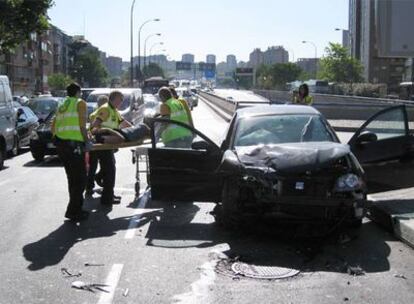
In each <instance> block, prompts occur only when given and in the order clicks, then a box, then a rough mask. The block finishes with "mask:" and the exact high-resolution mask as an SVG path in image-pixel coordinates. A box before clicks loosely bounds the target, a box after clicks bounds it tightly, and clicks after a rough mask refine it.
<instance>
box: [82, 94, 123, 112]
mask: <svg viewBox="0 0 414 304" xmlns="http://www.w3.org/2000/svg"><path fill="white" fill-rule="evenodd" d="M101 95H105V96H109V93H102V94H90V95H89V96H88V99H86V102H87V103H93V104H95V103H97V102H98V98H99V96H101ZM123 95H124V100H123V101H122V104H121V106H120V107H119V109H118V110H119V111H124V110H126V109H128V108H129V105H130V98H131V94H123Z"/></svg>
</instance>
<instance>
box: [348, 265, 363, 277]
mask: <svg viewBox="0 0 414 304" xmlns="http://www.w3.org/2000/svg"><path fill="white" fill-rule="evenodd" d="M347 272H348V274H349V275H352V276H361V275H365V271H364V270H363V269H362V268H361V267H359V266H350V265H348V266H347Z"/></svg>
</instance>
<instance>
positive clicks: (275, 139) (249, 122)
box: [234, 114, 333, 147]
mask: <svg viewBox="0 0 414 304" xmlns="http://www.w3.org/2000/svg"><path fill="white" fill-rule="evenodd" d="M315 141H333V138H332V135H331V133H330V132H329V131H328V127H327V125H326V124H325V123H324V121H323V120H322V119H321V117H320V116H319V115H308V114H301V115H269V116H258V117H247V118H242V119H240V121H239V123H238V127H237V130H236V133H235V137H234V146H235V147H237V146H254V145H261V144H263V145H272V144H283V143H297V142H315Z"/></svg>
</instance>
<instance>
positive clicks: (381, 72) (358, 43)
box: [349, 0, 406, 90]
mask: <svg viewBox="0 0 414 304" xmlns="http://www.w3.org/2000/svg"><path fill="white" fill-rule="evenodd" d="M376 4H377V3H376V0H350V1H349V30H350V33H349V35H350V38H351V39H350V40H351V42H352V43H351V55H352V56H353V57H355V58H357V59H359V60H360V61H361V63H362V65H363V66H364V75H363V76H364V78H365V80H366V81H368V82H372V83H385V84H387V85H388V88H389V89H391V90H392V89H394V88H396V87H397V86H398V84H399V83H400V82H401V81H403V80H404V76H405V75H404V74H405V68H406V67H405V64H406V59H405V58H390V57H386V58H385V57H379V51H378V41H377V35H376V32H377V28H376V26H377V25H376V18H377V17H378V16H380V12H378V11H377V5H376ZM384 22H385V20H384Z"/></svg>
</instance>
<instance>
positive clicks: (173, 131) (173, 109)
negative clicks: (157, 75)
mask: <svg viewBox="0 0 414 304" xmlns="http://www.w3.org/2000/svg"><path fill="white" fill-rule="evenodd" d="M158 96H159V98H160V100H161V102H162V104H161V107H160V114H161V116H162V117H163V118H168V119H170V120H174V121H178V122H181V123H185V124H187V125H190V117H189V116H188V114H187V112H186V110H185V108H184V106H183V105H182V104H181V102H179V101H178V100H176V99H175V98H173V95H172V93H171V91H170V90H169V88H167V87H162V88H161V89H160V90H159V91H158ZM161 138H162V141H163V143H164V145H165V146H166V147H170V148H190V147H191V144H192V142H193V134H192V132H191V131H190V130H188V129H186V128H183V127H180V126H179V125H174V124H169V125H168V126H166V127H165V128H164V129H163V131H162V133H161Z"/></svg>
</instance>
